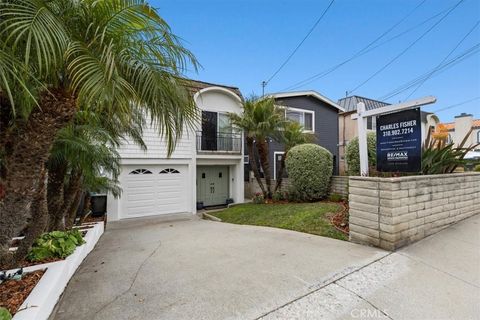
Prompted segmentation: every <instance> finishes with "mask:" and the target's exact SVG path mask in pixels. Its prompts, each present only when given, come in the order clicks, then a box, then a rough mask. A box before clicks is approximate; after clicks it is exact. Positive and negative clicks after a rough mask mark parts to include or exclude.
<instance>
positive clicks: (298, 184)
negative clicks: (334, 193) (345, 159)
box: [285, 143, 333, 201]
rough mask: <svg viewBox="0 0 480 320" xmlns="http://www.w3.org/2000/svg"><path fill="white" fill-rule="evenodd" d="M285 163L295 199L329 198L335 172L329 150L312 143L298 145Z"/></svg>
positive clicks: (291, 150) (291, 151)
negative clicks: (333, 172) (331, 180)
mask: <svg viewBox="0 0 480 320" xmlns="http://www.w3.org/2000/svg"><path fill="white" fill-rule="evenodd" d="M285 162H286V163H285V164H286V166H287V171H288V177H289V179H290V181H291V186H292V187H293V194H295V193H296V194H295V197H297V196H298V199H299V200H303V201H314V200H319V199H322V198H325V197H326V196H327V194H328V191H329V188H330V179H331V177H332V171H333V156H332V154H331V153H330V152H329V151H328V150H327V149H325V148H323V147H320V146H319V145H316V144H311V143H307V144H302V145H298V146H296V147H293V148H292V149H290V151H289V152H288V156H287V159H286V161H285ZM290 193H292V192H290ZM293 194H292V196H293Z"/></svg>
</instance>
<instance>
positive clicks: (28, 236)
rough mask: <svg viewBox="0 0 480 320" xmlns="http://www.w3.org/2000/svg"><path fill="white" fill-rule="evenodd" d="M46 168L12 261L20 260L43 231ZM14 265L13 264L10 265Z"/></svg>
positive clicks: (45, 200) (45, 216)
mask: <svg viewBox="0 0 480 320" xmlns="http://www.w3.org/2000/svg"><path fill="white" fill-rule="evenodd" d="M46 179H47V170H46V169H44V170H43V173H42V177H41V180H40V183H39V188H38V192H37V195H36V197H35V200H34V201H33V203H32V216H31V218H30V219H29V224H28V227H27V229H26V232H25V238H24V239H23V240H22V241H21V242H20V245H19V246H18V249H17V251H16V252H15V255H14V259H13V260H14V261H13V263H14V264H16V263H17V262H20V261H22V260H23V259H24V258H25V257H26V255H27V254H28V252H29V251H30V248H31V247H32V244H33V243H34V242H35V240H36V239H37V238H38V237H39V236H40V235H41V234H42V233H43V232H45V229H46V227H47V221H48V207H47V190H46ZM12 267H14V266H12Z"/></svg>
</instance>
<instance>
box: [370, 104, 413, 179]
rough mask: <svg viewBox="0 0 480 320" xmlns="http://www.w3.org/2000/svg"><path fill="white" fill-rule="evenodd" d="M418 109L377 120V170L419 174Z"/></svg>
mask: <svg viewBox="0 0 480 320" xmlns="http://www.w3.org/2000/svg"><path fill="white" fill-rule="evenodd" d="M421 127H422V125H421V120H420V108H416V109H410V110H405V111H400V112H395V113H390V114H385V115H380V116H378V117H377V170H378V171H383V172H419V171H420V170H421V161H422V130H421Z"/></svg>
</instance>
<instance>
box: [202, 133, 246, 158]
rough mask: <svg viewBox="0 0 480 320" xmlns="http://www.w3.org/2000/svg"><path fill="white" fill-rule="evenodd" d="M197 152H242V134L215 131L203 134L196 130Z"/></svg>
mask: <svg viewBox="0 0 480 320" xmlns="http://www.w3.org/2000/svg"><path fill="white" fill-rule="evenodd" d="M197 153H204V154H208V153H218V154H220V153H223V154H241V153H242V134H241V133H227V132H217V133H214V134H211V133H208V134H205V133H204V132H202V131H197Z"/></svg>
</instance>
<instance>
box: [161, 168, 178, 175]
mask: <svg viewBox="0 0 480 320" xmlns="http://www.w3.org/2000/svg"><path fill="white" fill-rule="evenodd" d="M160 173H161V174H162V173H180V171H178V170H177V169H173V168H167V169H163V170H162V171H160Z"/></svg>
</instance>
